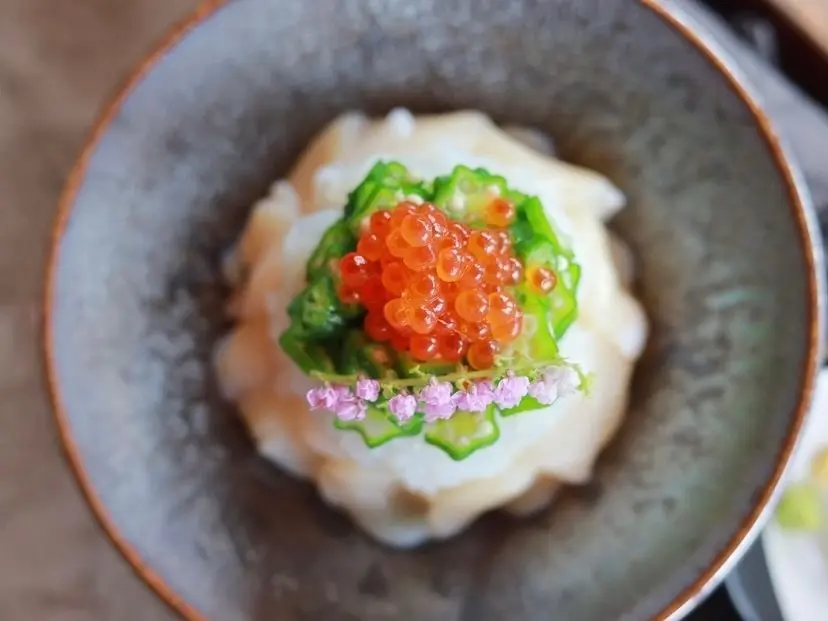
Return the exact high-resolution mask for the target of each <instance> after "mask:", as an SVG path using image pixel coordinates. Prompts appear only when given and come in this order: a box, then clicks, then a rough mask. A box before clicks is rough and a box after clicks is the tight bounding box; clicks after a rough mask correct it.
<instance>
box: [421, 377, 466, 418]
mask: <svg viewBox="0 0 828 621" xmlns="http://www.w3.org/2000/svg"><path fill="white" fill-rule="evenodd" d="M453 392H454V391H453V388H452V385H451V384H449V383H448V382H438V381H436V380H432V382H431V383H430V384H428V386H425V387H424V388H423V389H422V390H421V391H420V401H421V402H422V404H423V413H424V414H425V419H426V421H427V422H430V423H432V422H434V421H436V420H441V419H448V418H451V415H452V414H454V411H455V410H456V409H457V405H456V404H455V402H454V399H453V398H452V393H453Z"/></svg>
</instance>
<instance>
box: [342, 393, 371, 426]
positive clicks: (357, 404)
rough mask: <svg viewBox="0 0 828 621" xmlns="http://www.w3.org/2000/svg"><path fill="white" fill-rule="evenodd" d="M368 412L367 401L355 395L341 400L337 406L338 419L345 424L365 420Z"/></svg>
mask: <svg viewBox="0 0 828 621" xmlns="http://www.w3.org/2000/svg"><path fill="white" fill-rule="evenodd" d="M367 410H368V406H366V405H365V401H363V400H362V399H360V398H359V397H356V396H353V395H351V396H350V397H347V398H345V399H340V400H339V401H337V403H336V406H335V414H336V417H337V418H338V419H339V420H341V421H345V422H349V421H354V420H362V419H364V418H365V414H366V413H367Z"/></svg>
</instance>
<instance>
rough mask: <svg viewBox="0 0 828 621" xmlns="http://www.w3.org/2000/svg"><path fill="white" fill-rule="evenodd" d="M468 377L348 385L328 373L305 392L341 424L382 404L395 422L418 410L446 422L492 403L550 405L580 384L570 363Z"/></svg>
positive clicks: (362, 380)
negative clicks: (532, 401) (527, 401)
mask: <svg viewBox="0 0 828 621" xmlns="http://www.w3.org/2000/svg"><path fill="white" fill-rule="evenodd" d="M467 375H468V376H473V375H474V374H473V373H470V374H467ZM468 376H467V377H465V378H462V379H456V380H454V381H447V379H450V378H449V376H444V377H442V378H438V377H430V378H424V381H417V380H408V381H406V380H396V381H391V382H386V383H381V382H380V381H379V380H376V379H369V378H365V377H359V378H356V379H355V381H354V382H353V383H349V384H345V383H337V382H335V381H331V377H332V376H328V379H327V380H326V381H325V383H324V384H323V385H322V386H319V387H316V388H312V389H311V390H309V391H308V393H307V399H308V404H309V405H310V407H311V409H312V410H327V411H329V412H333V413H334V414H335V415H336V417H337V418H338V419H339V420H341V421H344V422H351V421H359V420H363V419H364V418H365V416H366V413H367V411H368V408H369V407H370V406H377V407H380V406H384V407H387V410H388V412H389V413H390V414H391V415H392V416H393V417H394V419H395V420H396V421H397V422H399V423H406V422H407V421H409V420H410V419H411V418H413V417H414V416H415V414H417V413H420V414H422V416H423V419H424V420H425V421H426V422H428V423H432V422H436V421H440V420H449V419H451V417H452V416H454V414H455V413H457V412H485V411H486V410H487V409H488V408H489V407H490V406H491V405H493V404H494V405H496V406H497V407H498V408H500V409H501V410H508V409H510V408H515V407H517V406H519V405H520V404H521V402H522V401H523V399H524V398H525V397H532V398H533V399H535V400H536V401H537V402H538V403H540V404H541V405H551V404H552V403H554V402H555V401H556V400H557V399H558V398H560V397H565V396H567V395H570V394H572V393H574V392H575V391H576V390H578V389H579V388H581V387H582V385H583V377H581V376H580V374H579V372H578V370H577V369H575V368H573V367H572V366H548V367H545V368H542V369H540V370H537V371H533V372H532V373H531V374H517V373H515V372H514V371H505V372H504V373H503V374H502V375H501V376H499V377H498V376H493V377H483V378H474V377H468ZM339 379H342V380H347V379H349V377H348V376H339ZM418 379H423V378H418ZM417 384H419V385H417Z"/></svg>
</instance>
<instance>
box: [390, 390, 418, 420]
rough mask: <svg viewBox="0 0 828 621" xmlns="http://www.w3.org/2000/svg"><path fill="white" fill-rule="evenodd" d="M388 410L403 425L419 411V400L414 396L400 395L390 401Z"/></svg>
mask: <svg viewBox="0 0 828 621" xmlns="http://www.w3.org/2000/svg"><path fill="white" fill-rule="evenodd" d="M388 409H389V410H390V411H391V413H392V414H393V415H394V416H396V417H397V420H398V421H400V422H401V423H404V422H405V421H407V420H409V419H410V418H411V417H412V416H414V412H416V411H417V399H416V398H415V397H414V396H412V395H406V394H400V395H396V396H395V397H391V399H389V400H388Z"/></svg>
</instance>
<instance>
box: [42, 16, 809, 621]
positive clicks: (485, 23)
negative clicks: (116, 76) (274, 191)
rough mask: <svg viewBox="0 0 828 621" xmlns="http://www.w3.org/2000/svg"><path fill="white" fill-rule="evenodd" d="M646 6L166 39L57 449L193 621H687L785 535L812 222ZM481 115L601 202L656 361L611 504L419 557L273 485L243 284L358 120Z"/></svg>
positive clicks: (65, 236)
mask: <svg viewBox="0 0 828 621" xmlns="http://www.w3.org/2000/svg"><path fill="white" fill-rule="evenodd" d="M675 11H678V8H672V9H670V10H669V12H668V10H667V9H665V8H660V5H657V4H656V3H655V2H650V1H649V0H648V1H640V2H631V1H630V0H543V1H541V0H474V1H472V0H399V1H391V0H388V1H382V2H381V1H374V0H340V1H338V2H322V1H302V0H235V1H230V2H213V3H211V4H208V5H206V6H205V7H203V8H202V9H201V10H200V11H199V12H198V13H197V14H196V15H194V16H193V17H192V18H191V19H189V20H188V21H187V22H186V23H185V24H184V25H182V26H180V27H179V28H178V29H177V30H175V32H174V33H173V34H172V35H171V36H169V37H168V38H167V39H166V41H165V42H164V43H163V45H162V46H161V47H160V48H159V49H158V50H157V51H156V52H155V53H154V54H152V55H151V56H150V57H149V58H148V59H147V60H146V61H145V62H144V63H143V64H142V65H141V66H140V68H139V69H138V70H137V72H136V73H135V75H134V76H133V77H132V79H131V80H130V81H129V83H128V86H127V87H126V88H125V89H124V90H123V91H122V92H121V93H120V94H119V95H118V97H117V98H116V100H115V102H114V103H113V104H112V105H111V106H110V107H109V108H108V109H107V110H106V112H105V114H104V116H103V118H102V119H101V120H100V122H99V123H98V125H97V127H96V129H95V131H94V135H93V137H92V138H91V140H90V142H89V144H88V146H87V148H86V149H85V151H84V152H83V155H82V157H81V158H80V161H79V163H78V165H77V167H76V169H75V171H74V174H73V175H72V177H71V180H70V181H69V183H68V187H67V189H66V192H65V195H64V198H63V202H62V205H61V208H60V216H59V220H58V224H57V230H56V236H55V244H54V248H53V256H52V261H51V269H50V274H49V282H48V285H47V290H48V293H47V298H46V302H45V304H46V313H47V326H46V327H47V329H46V349H47V358H48V373H49V377H50V383H51V389H52V394H53V398H54V404H55V410H56V412H57V420H58V422H59V425H60V429H61V433H62V437H63V440H64V442H65V444H66V447H67V452H68V455H69V458H70V461H71V463H72V466H73V468H74V469H75V470H76V472H77V474H78V477H79V479H80V481H81V483H82V487H83V489H84V490H85V492H86V493H87V495H88V497H89V499H90V502H91V503H92V505H93V507H94V509H95V512H96V514H97V515H98V517H99V518H100V520H101V521H102V523H103V524H104V526H105V528H106V530H107V531H108V532H109V534H110V535H111V536H112V538H113V539H114V541H115V542H116V544H117V545H118V547H119V548H120V549H121V550H122V551H123V553H124V554H125V555H126V557H127V558H128V559H129V560H130V562H131V563H132V564H134V565H135V567H136V568H137V570H138V571H139V573H140V574H141V575H142V576H143V577H144V578H146V580H147V581H148V582H150V583H151V584H152V585H153V586H154V587H155V588H156V589H157V590H158V592H159V593H160V594H161V595H162V596H163V597H164V598H165V599H166V600H168V601H169V602H170V603H171V604H172V605H173V606H174V607H175V608H176V609H178V610H179V611H180V612H181V613H182V614H183V616H184V617H186V618H188V619H191V620H193V621H205V620H211V621H247V620H264V619H267V620H272V619H279V620H280V621H299V620H303V621H304V620H307V621H375V620H376V621H379V620H384V619H401V620H405V621H438V620H439V621H443V620H446V619H457V620H458V621H471V620H474V621H496V620H497V621H501V620H502V619H509V620H510V621H530V620H531V621H541V620H543V621H548V620H550V619H555V620H564V619H566V620H574V621H606V620H607V619H624V620H627V619H629V620H633V619H635V620H640V619H666V618H668V617H670V616H671V615H676V616H677V615H680V614H681V613H683V612H685V611H686V610H688V609H689V608H690V607H691V606H692V605H693V604H694V603H695V602H697V600H698V599H699V598H700V597H702V596H703V595H704V594H705V593H706V592H707V590H708V589H709V588H711V587H712V585H714V584H715V583H716V582H717V580H718V579H719V577H720V576H721V574H722V572H723V571H724V570H725V569H727V567H728V566H729V563H730V562H731V561H732V560H733V558H734V557H735V556H737V555H738V553H739V550H740V549H741V547H742V544H744V543H745V542H746V541H748V540H750V539H751V536H752V534H753V533H754V532H755V529H756V528H757V525H758V524H760V523H761V522H762V519H763V516H764V515H765V508H766V506H767V505H768V503H769V501H771V500H772V498H773V494H774V490H775V488H776V483H777V481H778V479H779V477H780V475H781V473H782V471H783V469H784V467H785V465H786V462H787V460H788V457H789V455H790V453H791V450H792V448H793V446H794V443H795V440H796V438H797V434H798V431H799V429H800V426H801V424H802V421H803V418H804V416H805V412H806V409H807V404H808V401H809V398H810V394H811V386H812V380H813V375H814V369H815V365H816V362H817V358H818V353H819V343H820V337H821V328H820V321H819V316H820V305H819V302H818V300H819V292H820V289H821V283H820V279H819V277H818V275H817V274H818V272H819V270H818V269H817V266H818V264H819V257H818V253H817V252H816V251H815V249H814V248H815V246H814V235H815V233H814V229H813V226H812V224H811V222H812V219H811V211H810V207H809V205H808V204H807V199H806V197H805V195H804V193H803V192H802V190H801V184H800V183H799V181H798V175H797V174H796V173H795V172H794V170H793V168H792V166H791V162H790V159H789V157H788V156H787V155H786V154H785V152H784V150H783V148H782V147H781V146H780V145H779V143H778V141H777V139H776V138H775V137H774V133H773V131H772V129H771V128H770V127H769V125H768V121H767V120H766V118H765V117H764V116H763V114H762V112H761V111H760V110H759V108H758V107H757V105H756V104H755V103H754V100H753V98H752V97H751V95H750V94H749V91H748V89H747V88H746V87H745V85H744V84H742V83H741V82H740V80H739V79H738V77H737V76H736V74H735V70H734V68H733V67H732V65H731V64H730V63H729V62H728V61H727V60H726V59H724V58H723V57H722V56H721V55H719V54H716V53H715V51H713V49H712V48H713V47H714V46H713V44H712V43H711V42H709V41H707V40H705V38H704V36H702V35H700V34H699V33H698V31H697V30H695V29H694V27H693V25H692V23H691V22H690V21H689V19H688V18H687V17H686V16H683V15H681V14H677V13H675ZM398 105H404V106H408V107H411V108H413V109H414V110H415V111H418V112H432V111H443V110H451V109H459V108H478V109H481V110H483V111H485V112H487V113H489V114H491V115H492V116H493V117H494V118H495V119H496V120H498V121H502V122H509V123H515V122H516V123H523V124H528V125H534V126H538V127H540V128H542V129H544V130H546V131H548V132H549V133H550V134H551V135H552V136H554V138H555V140H556V141H557V145H558V147H559V149H560V151H561V153H562V156H563V157H564V158H565V159H568V160H571V161H574V162H576V163H579V164H582V165H585V166H589V167H592V168H595V169H597V170H599V171H601V172H603V173H604V174H606V175H607V176H609V177H610V178H611V179H612V180H613V181H614V182H615V183H616V184H617V185H618V186H619V187H620V188H621V189H622V190H623V191H624V192H625V193H626V194H627V196H628V197H629V199H630V207H629V209H627V210H626V211H624V213H623V216H621V217H620V218H619V219H618V221H617V222H615V223H614V226H615V227H616V228H617V230H618V231H619V232H620V234H621V235H622V236H623V237H624V238H625V239H626V240H627V241H628V242H629V243H630V244H631V245H632V247H633V249H634V251H635V255H636V257H637V259H638V262H639V265H638V267H639V281H640V282H639V285H638V291H639V295H640V297H641V299H642V300H643V302H644V304H645V306H646V309H647V311H648V313H649V316H650V319H651V321H652V325H653V334H652V338H651V341H650V343H649V346H648V349H647V352H646V355H645V356H644V358H643V360H642V362H641V364H640V368H639V369H638V372H637V374H636V378H635V382H634V387H633V398H632V403H631V407H630V413H629V416H628V418H627V420H626V422H625V424H624V425H623V428H622V430H621V432H620V434H619V435H618V438H617V440H616V441H615V442H614V443H613V444H612V446H611V448H610V449H609V450H608V451H607V452H606V453H605V454H604V455H603V457H602V459H601V460H600V464H599V466H598V469H597V473H596V476H595V479H594V481H593V482H592V483H591V484H589V485H587V486H586V487H584V488H582V489H578V490H572V491H571V492H570V493H568V494H565V495H564V496H563V497H562V498H561V499H560V501H558V502H556V504H555V505H554V506H553V507H552V508H550V509H549V510H548V511H546V512H544V513H542V514H541V515H539V516H538V517H536V518H533V519H529V520H522V521H519V520H509V519H507V518H504V517H502V516H498V515H493V516H489V517H487V518H485V519H482V520H480V521H479V522H477V523H476V524H474V526H473V527H472V528H470V529H469V530H468V531H467V532H465V533H464V534H462V535H461V536H459V537H457V538H455V539H452V540H450V541H447V542H445V543H440V544H435V545H431V546H428V547H425V548H423V549H421V550H418V551H413V552H395V551H391V550H389V549H387V548H384V547H382V546H380V545H378V544H376V543H374V542H373V541H371V540H369V539H368V538H367V537H365V536H364V535H363V534H362V533H361V532H359V531H358V530H356V529H355V528H354V527H353V526H352V525H351V524H350V523H349V521H348V520H347V519H346V518H345V517H343V516H341V515H339V514H337V513H335V512H334V511H332V510H330V509H328V508H327V507H326V506H325V505H324V504H323V503H322V502H321V501H319V500H318V499H317V497H316V494H315V492H314V490H313V489H312V488H311V487H309V486H307V485H304V484H299V483H296V482H294V481H293V480H292V479H290V478H289V477H287V476H285V475H283V474H281V473H280V472H279V471H277V469H275V468H274V467H271V466H270V465H268V464H267V463H265V462H264V461H263V460H262V459H260V458H259V457H257V456H256V454H255V452H254V450H253V446H252V444H251V442H250V441H249V440H248V438H247V436H246V434H245V430H244V428H243V426H242V424H241V423H240V422H239V420H238V418H237V416H236V413H235V412H234V411H233V408H232V407H231V406H229V405H228V404H226V403H223V402H222V401H221V400H220V399H219V397H218V394H217V390H216V385H215V381H214V378H213V376H212V373H211V371H210V366H209V356H210V351H211V347H212V345H213V344H214V342H215V340H216V338H217V336H218V335H220V334H222V333H223V332H224V331H225V330H226V329H227V324H226V322H225V320H224V319H223V318H222V313H221V309H222V305H223V301H224V296H225V295H226V293H227V292H226V290H225V289H224V288H223V287H222V285H221V284H220V278H219V269H218V263H219V257H220V254H221V252H222V250H223V249H224V248H225V247H227V245H228V244H229V243H230V242H231V240H233V239H234V237H235V235H236V234H237V233H238V232H239V230H240V227H241V226H242V223H243V222H244V220H245V216H246V215H247V210H248V208H249V206H250V205H251V203H252V202H253V201H254V199H256V198H257V197H259V196H261V195H263V194H264V193H265V191H266V189H267V187H268V184H269V183H270V182H271V181H272V180H274V179H275V178H277V177H278V176H279V175H280V174H283V173H284V172H285V171H286V170H287V168H288V167H289V166H290V164H291V162H292V161H293V159H294V158H295V157H296V155H297V154H298V153H299V151H300V150H301V149H302V147H303V145H304V144H305V143H306V141H307V140H308V139H309V138H310V137H311V136H312V135H313V134H314V132H316V131H317V130H319V129H320V128H321V127H322V126H323V125H324V124H325V123H326V122H328V121H329V120H331V119H332V118H333V117H334V116H335V115H336V114H337V113H339V112H341V111H343V110H345V109H349V108H360V109H363V110H366V111H368V112H372V113H382V112H386V111H388V110H389V109H390V108H392V107H394V106H398Z"/></svg>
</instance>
